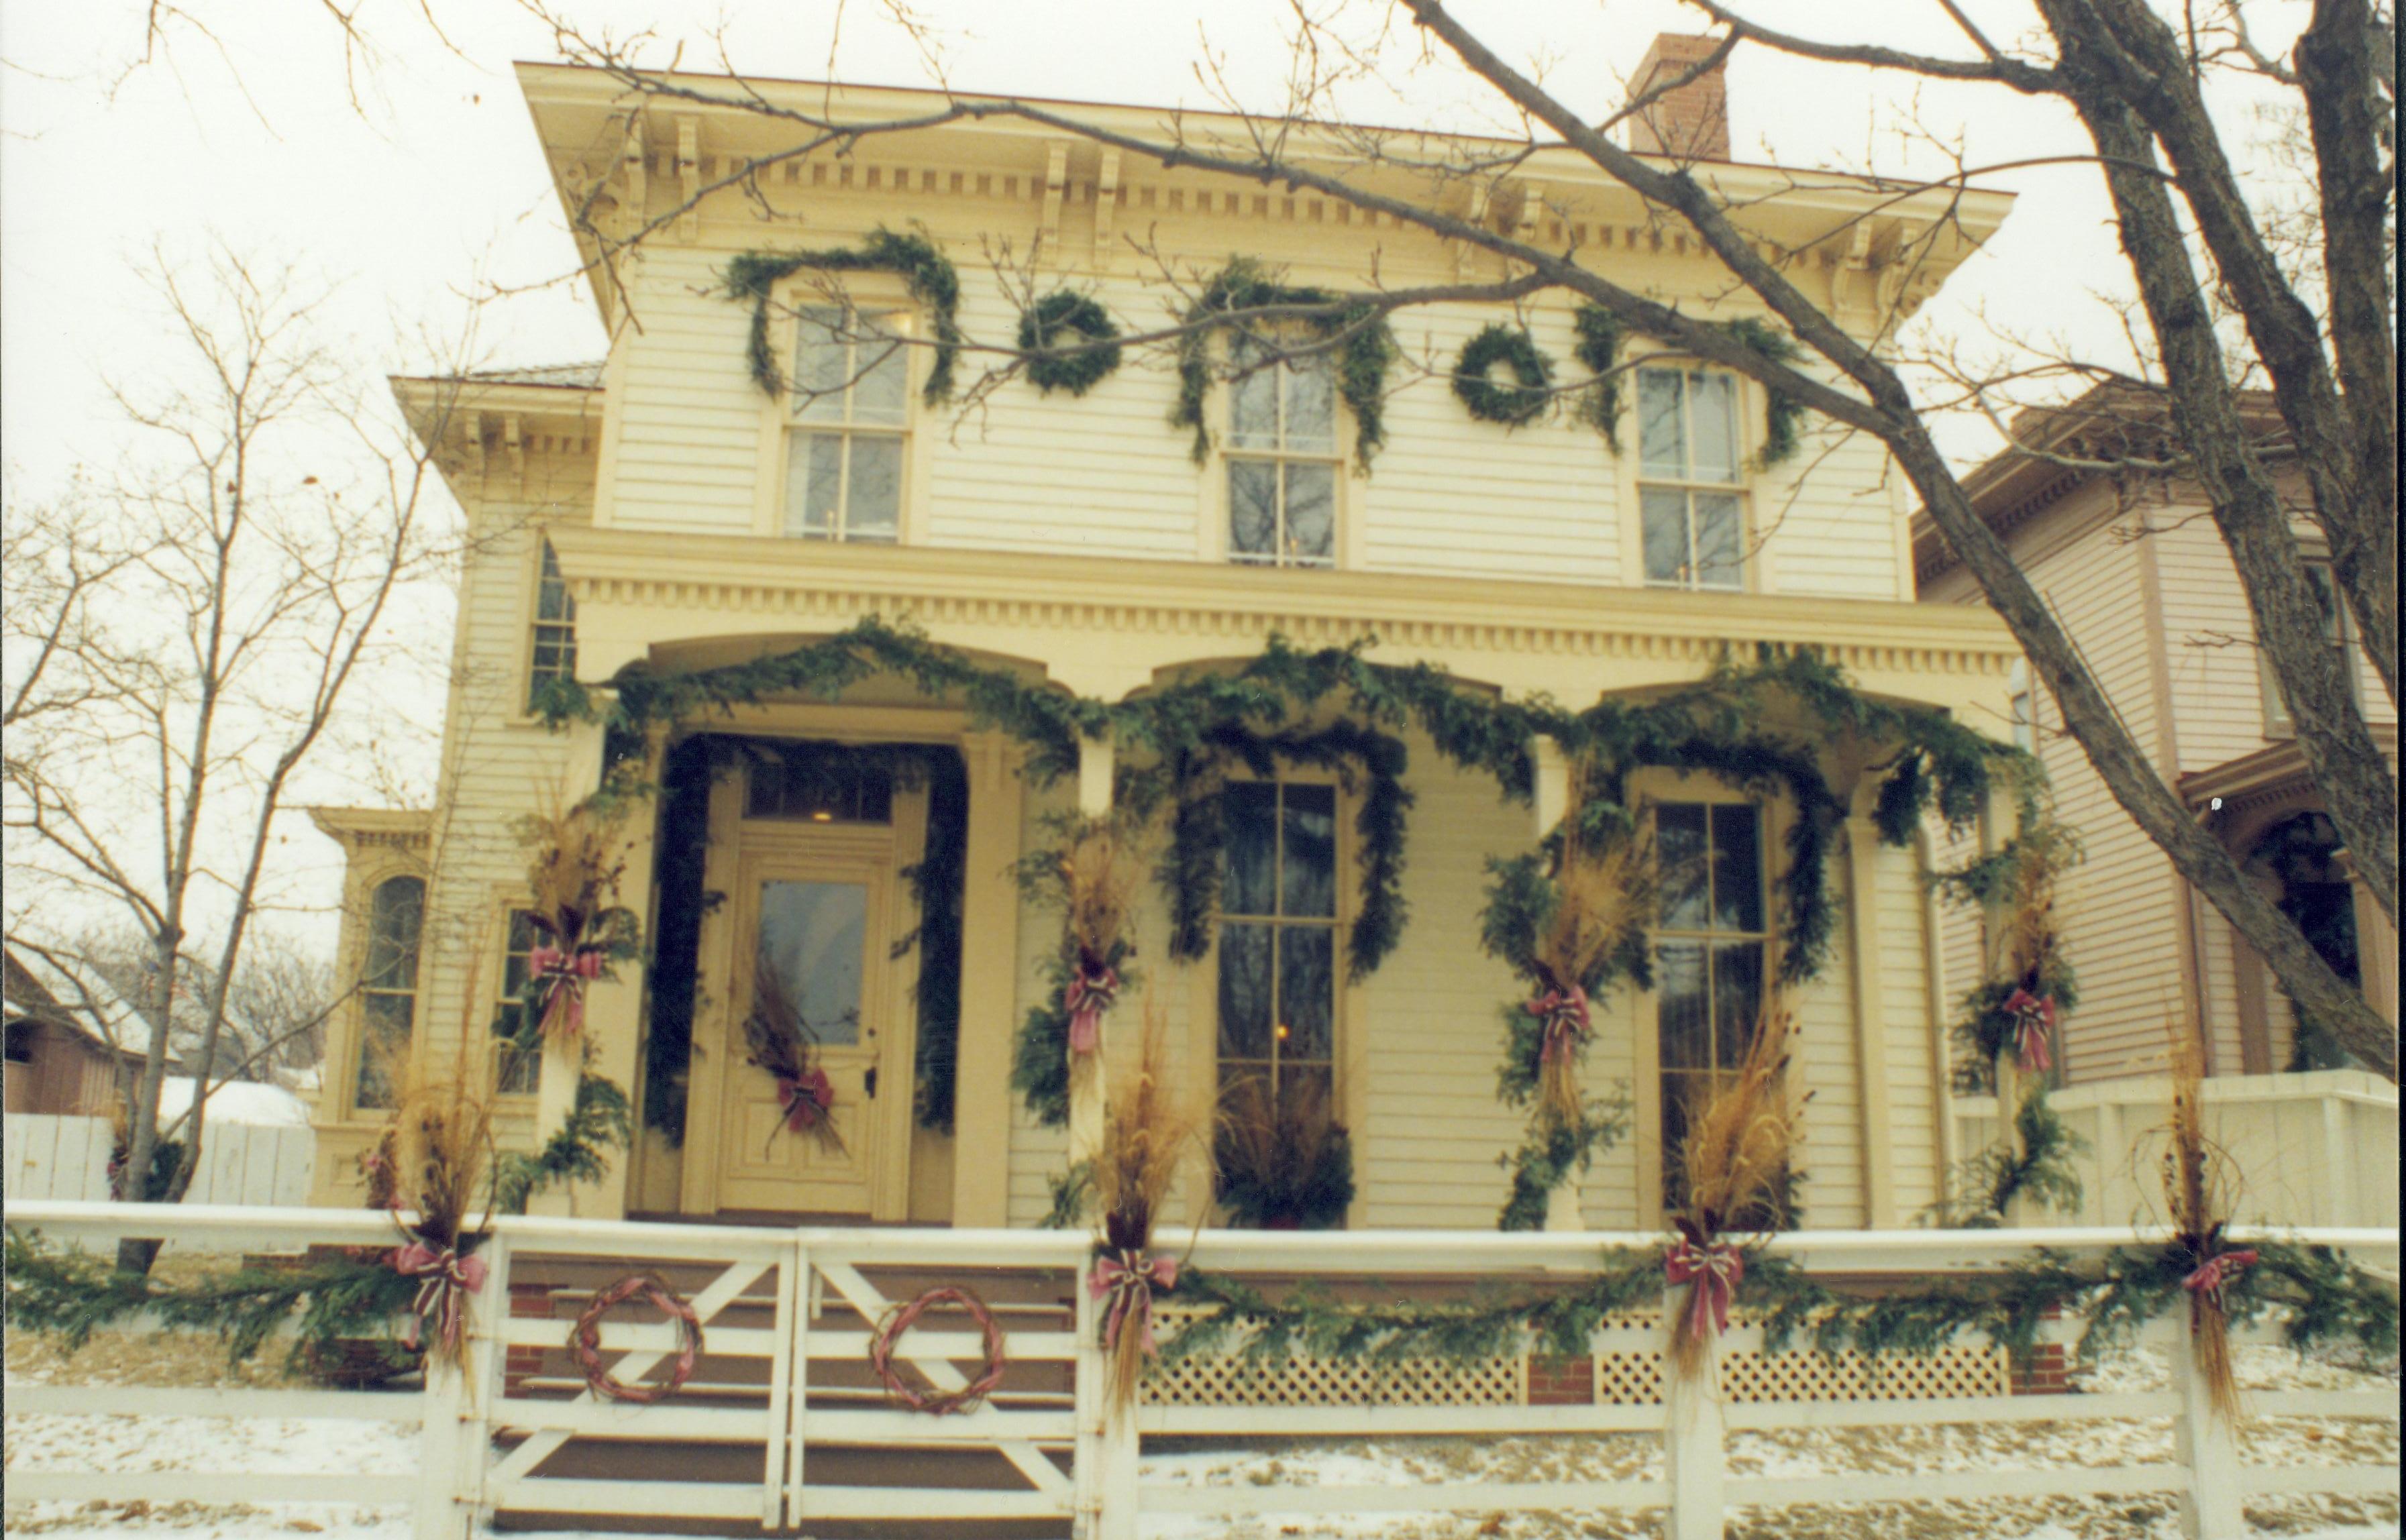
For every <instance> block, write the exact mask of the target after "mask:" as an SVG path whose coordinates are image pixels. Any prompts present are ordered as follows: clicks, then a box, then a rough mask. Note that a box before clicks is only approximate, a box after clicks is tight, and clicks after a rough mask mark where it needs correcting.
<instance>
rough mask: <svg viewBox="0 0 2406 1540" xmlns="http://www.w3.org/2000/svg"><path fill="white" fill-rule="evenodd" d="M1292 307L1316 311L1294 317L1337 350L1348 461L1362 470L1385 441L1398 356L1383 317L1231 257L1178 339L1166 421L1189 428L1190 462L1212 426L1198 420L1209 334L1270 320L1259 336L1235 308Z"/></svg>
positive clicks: (1207, 385)
mask: <svg viewBox="0 0 2406 1540" xmlns="http://www.w3.org/2000/svg"><path fill="white" fill-rule="evenodd" d="M1281 307H1295V308H1298V309H1312V308H1316V310H1317V313H1316V314H1309V315H1303V316H1298V317H1296V318H1295V321H1296V322H1297V324H1299V325H1301V326H1303V327H1305V328H1306V329H1308V330H1309V331H1310V332H1312V333H1313V335H1314V336H1316V337H1317V338H1318V339H1319V340H1320V341H1321V342H1323V343H1326V344H1331V345H1333V346H1335V347H1336V349H1337V370H1336V373H1337V394H1338V395H1340V396H1342V397H1343V398H1344V399H1345V404H1346V405H1347V406H1348V407H1350V408H1351V409H1352V413H1353V427H1354V439H1353V459H1354V462H1355V463H1356V464H1358V465H1359V466H1360V467H1361V468H1362V469H1363V470H1364V471H1367V470H1369V469H1370V461H1371V460H1372V459H1375V458H1376V457H1377V455H1378V453H1379V449H1380V445H1384V444H1385V443H1386V442H1387V428H1386V389H1387V371H1388V369H1389V368H1391V367H1392V366H1393V365H1394V361H1395V360H1396V358H1397V357H1398V356H1399V354H1400V351H1401V350H1400V349H1399V348H1397V347H1396V346H1395V334H1394V331H1393V330H1392V329H1391V328H1390V327H1389V326H1388V325H1387V318H1386V317H1385V316H1383V315H1381V314H1380V312H1379V310H1378V308H1377V307H1376V306H1375V305H1373V304H1371V303H1370V302H1369V301H1368V300H1366V299H1364V300H1357V301H1353V302H1352V303H1348V302H1347V301H1346V299H1345V297H1344V296H1343V295H1341V294H1338V293H1337V292H1335V291H1334V290H1326V289H1299V288H1295V287H1291V286H1289V285H1286V284H1281V283H1279V282H1277V281H1276V280H1275V279H1273V278H1272V277H1271V276H1270V269H1268V268H1267V267H1265V266H1264V265H1263V264H1262V263H1261V262H1260V261H1257V260H1255V259H1253V258H1252V257H1236V258H1232V259H1231V260H1230V261H1229V262H1228V265H1227V266H1225V267H1224V268H1222V269H1221V270H1220V271H1219V272H1218V273H1217V274H1215V275H1213V276H1212V278H1211V281H1210V282H1209V283H1207V284H1205V285H1204V286H1203V292H1202V293H1201V294H1199V295H1197V296H1196V300H1195V304H1193V306H1191V307H1190V308H1189V309H1188V310H1187V312H1186V324H1187V325H1188V326H1189V327H1190V328H1192V330H1190V331H1188V332H1186V333H1185V335H1183V336H1182V337H1181V338H1179V341H1178V402H1177V404H1176V405H1174V406H1172V407H1171V408H1170V411H1169V421H1170V426H1172V427H1174V428H1186V429H1192V430H1193V431H1194V433H1195V460H1196V464H1198V465H1199V464H1201V463H1202V462H1203V460H1204V459H1205V457H1207V456H1209V455H1210V452H1211V433H1210V429H1208V428H1206V427H1205V426H1204V424H1203V400H1204V397H1205V395H1206V394H1207V393H1208V392H1209V391H1210V389H1211V337H1212V335H1213V333H1214V332H1222V331H1226V330H1229V329H1231V328H1247V330H1246V331H1244V332H1240V335H1259V334H1266V333H1268V332H1274V331H1275V330H1276V328H1277V324H1278V323H1277V322H1276V321H1275V320H1273V321H1270V322H1268V323H1267V324H1265V325H1264V326H1263V328H1262V330H1261V332H1260V333H1256V332H1253V331H1251V330H1250V328H1249V325H1248V322H1247V321H1246V320H1245V319H1244V318H1242V315H1241V313H1242V312H1245V311H1252V310H1265V309H1277V308H1281Z"/></svg>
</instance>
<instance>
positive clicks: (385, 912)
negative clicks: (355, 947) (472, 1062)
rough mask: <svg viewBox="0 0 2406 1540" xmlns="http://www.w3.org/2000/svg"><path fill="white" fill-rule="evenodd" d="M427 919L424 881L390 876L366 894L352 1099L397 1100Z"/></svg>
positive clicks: (371, 1105)
mask: <svg viewBox="0 0 2406 1540" xmlns="http://www.w3.org/2000/svg"><path fill="white" fill-rule="evenodd" d="M425 923H426V883H425V882H424V880H422V879H420V878H417V877H388V878H386V879H385V880H384V881H383V882H381V883H377V884H376V888H375V893H374V894H373V895H371V896H370V897H369V899H368V935H367V955H366V957H365V958H364V959H363V963H362V966H361V969H360V1025H361V1032H360V1068H359V1078H358V1079H357V1080H356V1081H354V1082H353V1087H352V1094H351V1104H352V1105H353V1106H354V1107H358V1108H361V1109H389V1108H391V1107H393V1106H395V1105H397V1104H398V1099H399V1095H398V1094H399V1090H400V1088H399V1087H398V1086H397V1085H395V1084H394V1083H393V1076H394V1075H396V1074H398V1073H400V1071H401V1070H402V1068H403V1067H404V1066H405V1065H406V1064H407V1062H408V1059H409V1038H410V1033H411V1031H412V1029H413V1028H414V1027H415V1025H416V1023H417V1015H418V938H419V936H420V934H421V933H422V932H423V931H424V929H425Z"/></svg>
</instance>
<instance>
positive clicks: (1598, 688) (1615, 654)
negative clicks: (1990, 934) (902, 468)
mask: <svg viewBox="0 0 2406 1540" xmlns="http://www.w3.org/2000/svg"><path fill="white" fill-rule="evenodd" d="M550 538H551V541H552V545H553V549H554V550H555V551H556V552H557V553H558V556H559V564H560V571H561V572H562V574H563V575H564V576H565V577H566V579H567V580H568V583H569V586H570V587H571V589H572V591H573V593H574V595H575V598H576V602H577V632H578V637H577V643H578V659H579V670H578V671H579V673H580V674H581V675H583V676H584V677H585V678H586V679H587V681H588V682H592V683H605V682H606V681H608V680H609V678H610V677H611V676H612V675H613V674H615V673H616V671H618V670H619V669H621V668H622V667H624V666H626V665H627V664H629V663H632V662H635V661H638V660H640V659H644V658H646V657H650V656H651V655H652V653H653V650H654V649H655V648H656V647H660V646H663V645H665V644H669V643H684V642H695V641H703V640H720V639H739V638H763V639H765V638H771V637H785V636H793V637H804V636H812V635H824V634H828V633H830V632H834V631H838V630H842V629H845V628H847V627H849V626H851V625H852V624H854V623H855V622H856V621H858V620H860V619H862V618H863V617H866V616H870V615H876V616H879V617H881V618H883V619H885V620H887V621H889V622H894V623H898V624H899V623H907V624H910V625H913V626H916V627H917V628H919V629H922V630H924V631H925V632H926V633H927V635H928V636H929V637H930V638H931V639H932V640H934V641H937V642H939V643H945V644H947V645H951V646H955V647H960V648H964V649H968V650H971V651H975V652H980V653H985V654H989V655H993V656H996V657H1007V658H1015V659H1020V660H1024V661H1026V662H1028V663H1032V664H1035V665H1037V666H1039V667H1040V668H1042V669H1043V670H1044V671H1045V673H1046V675H1047V677H1049V678H1050V679H1052V680H1053V681H1054V682H1056V683H1058V684H1060V685H1063V686H1064V687H1066V688H1068V689H1070V690H1073V691H1075V692H1077V693H1079V694H1081V695H1084V696H1088V697H1093V698H1097V699H1104V700H1117V699H1123V698H1125V696H1127V695H1129V694H1130V693H1132V692H1134V691H1137V690H1140V689H1143V688H1145V687H1146V686H1148V685H1152V684H1153V683H1154V680H1155V677H1156V675H1157V674H1158V673H1159V672H1160V671H1163V670H1168V669H1176V668H1179V667H1182V666H1187V665H1194V664H1201V663H1208V662H1213V661H1219V660H1226V659H1234V658H1244V657H1253V655H1255V654H1257V653H1259V652H1260V651H1261V649H1262V647H1263V646H1264V644H1265V643H1267V641H1268V639H1269V638H1270V637H1271V636H1272V635H1274V634H1275V635H1281V636H1283V637H1285V638H1286V639H1287V640H1288V641H1289V642H1292V643H1295V645H1297V646H1302V647H1324V646H1347V645H1351V644H1353V643H1373V644H1372V645H1371V646H1370V648H1369V656H1370V657H1373V658H1375V659H1377V660H1379V661H1381V662H1389V663H1398V664H1409V663H1421V662H1425V663H1428V664H1431V665H1434V666H1435V667H1437V668H1439V669H1442V670H1444V671H1447V672H1449V673H1451V674H1453V675H1455V676H1456V677H1458V678H1460V679H1462V680H1464V681H1465V682H1470V683H1478V684H1484V685H1491V686H1493V687H1496V688H1500V689H1502V690H1504V691H1505V692H1507V694H1509V695H1512V696H1515V697H1521V696H1527V695H1533V694H1538V693H1545V694H1550V695H1551V696H1553V697H1555V698H1556V699H1561V700H1563V701H1564V702H1566V703H1573V704H1578V703H1584V702H1585V701H1588V700H1592V699H1594V698H1595V697H1596V696H1597V695H1598V694H1600V693H1604V692H1606V691H1613V692H1619V691H1626V690H1633V689H1644V688H1649V687H1655V686H1661V685H1675V684H1681V683H1686V682H1689V681H1691V680H1694V679H1697V678H1700V677H1702V676H1703V675H1704V674H1705V672H1706V671H1709V670H1710V669H1711V667H1712V666H1713V664H1714V662H1715V661H1716V660H1717V659H1718V658H1720V657H1721V656H1722V654H1723V653H1724V651H1725V650H1728V649H1731V648H1736V649H1741V650H1747V649H1751V648H1752V647H1753V646H1755V645H1756V644H1758V643H1777V644H1784V645H1788V646H1793V647H1812V648H1815V649H1818V650H1819V652H1820V653H1821V654H1822V655H1823V656H1824V657H1827V658H1828V659H1829V660H1831V661H1832V662H1834V663H1836V664H1838V665H1839V666H1841V667H1843V668H1844V669H1846V670H1847V672H1848V673H1849V674H1850V675H1851V676H1852V677H1853V679H1854V681H1855V683H1856V685H1858V687H1860V688H1861V689H1864V690H1866V691H1869V692H1872V693H1874V694H1877V695H1882V696H1886V697H1889V698H1891V699H1899V700H1907V701H1916V702H1919V703H1922V704H1927V705H1934V706H1939V707H1943V708H1946V709H1948V710H1951V711H1956V712H1959V713H1960V712H1963V711H1966V710H1967V709H1969V710H1972V711H1974V717H1973V718H1972V719H1974V720H1978V719H1979V716H1978V713H1977V708H1979V707H1981V706H1987V707H1988V708H1989V709H1990V710H1992V711H1993V712H1994V713H1996V720H1998V721H2000V722H2002V721H2003V720H2004V705H2005V701H2004V696H2005V692H2006V691H2007V689H2008V688H2009V685H2008V684H2007V679H2008V674H2009V671H2010V669H2011V667H2012V663H2013V660H2014V659H2015V658H2016V657H2018V656H2019V654H2018V651H2017V648H2016V646H2015V644H2014V642H2013V639H2012V637H2011V635H2010V634H2009V633H2008V632H2007V630H2006V629H2005V628H2004V626H2003V623H2002V622H2001V621H1999V620H1998V619H1997V618H1996V617H1995V616H1994V615H1991V614H1989V613H1988V611H1987V610H1986V609H1984V608H1979V607H1975V606H1969V605H1965V606H1956V605H1925V604H1909V603H1902V602H1880V601H1876V600H1856V599H1823V598H1805V597H1799V596H1790V595H1770V594H1700V593H1685V592H1675V591H1668V590H1662V589H1647V588H1605V587H1597V586H1592V585H1581V584H1565V583H1542V582H1517V581H1501V580H1495V579H1487V578H1464V577H1453V576H1444V577H1430V576H1419V575H1406V574H1400V573H1390V572H1320V571H1297V570H1290V569H1273V568H1260V567H1243V566H1233V565H1231V566H1221V565H1218V564H1213V563H1206V562H1199V561H1197V562H1180V561H1142V560H1129V559H1125V558H1108V557H1090V556H1068V555H1042V556H1035V555H1026V554H1019V553H1000V552H987V551H965V550H944V549H934V548H927V547H916V548H897V547H893V546H869V545H844V544H826V543H820V542H805V541H771V540H761V539H757V538H753V537H745V536H711V535H684V536H680V537H679V538H678V539H676V540H675V541H673V542H663V541H661V540H660V539H659V537H658V534H657V533H656V532H654V531H649V530H615V529H602V530H595V529H576V528H572V527H565V526H563V527H559V528H556V529H555V530H552V532H551V536H550ZM1991 698H1993V699H1991Z"/></svg>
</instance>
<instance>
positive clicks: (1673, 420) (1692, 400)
mask: <svg viewBox="0 0 2406 1540" xmlns="http://www.w3.org/2000/svg"><path fill="white" fill-rule="evenodd" d="M1738 423H1739V419H1738V382H1737V377H1736V376H1735V375H1734V374H1722V373H1720V372H1719V371H1717V370H1710V369H1640V370H1639V371H1638V372H1637V438H1638V468H1637V502H1638V511H1639V516H1640V517H1641V519H1643V521H1644V525H1645V552H1646V583H1647V586H1649V587H1660V588H1728V589H1735V588H1742V587H1744V586H1746V583H1745V558H1746V503H1745V494H1744V490H1743V475H1744V459H1745V448H1744V444H1745V440H1744V437H1743V435H1742V434H1741V433H1740V432H1739V428H1738Z"/></svg>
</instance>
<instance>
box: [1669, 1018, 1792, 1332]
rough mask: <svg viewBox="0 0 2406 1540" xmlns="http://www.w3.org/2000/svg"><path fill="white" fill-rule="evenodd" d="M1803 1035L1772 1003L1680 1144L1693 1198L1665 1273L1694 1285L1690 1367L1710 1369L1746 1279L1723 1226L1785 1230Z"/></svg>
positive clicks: (1687, 1320)
mask: <svg viewBox="0 0 2406 1540" xmlns="http://www.w3.org/2000/svg"><path fill="white" fill-rule="evenodd" d="M1795 1036H1796V1024H1795V1020H1794V1018H1793V1017H1792V1016H1791V1015H1790V1013H1789V1011H1788V1010H1787V1008H1786V1007H1785V1006H1784V1005H1783V1004H1781V1003H1780V1002H1779V1001H1778V1000H1777V998H1776V997H1774V998H1772V999H1769V1000H1766V1001H1765V1002H1764V1006H1763V1010H1762V1016H1761V1018H1760V1019H1759V1020H1758V1022H1757V1023H1756V1025H1755V1030H1754V1039H1753V1041H1751V1042H1750V1043H1748V1045H1747V1051H1746V1057H1745V1058H1744V1059H1743V1060H1741V1061H1740V1062H1739V1064H1738V1066H1737V1068H1736V1070H1735V1072H1734V1074H1733V1075H1732V1076H1731V1077H1730V1079H1729V1080H1728V1081H1726V1082H1724V1083H1723V1084H1721V1085H1720V1086H1719V1087H1718V1088H1716V1089H1715V1091H1714V1093H1713V1095H1712V1096H1711V1098H1710V1099H1709V1100H1708V1101H1706V1102H1705V1106H1704V1109H1703V1110H1702V1111H1701V1112H1700V1113H1699V1114H1698V1115H1697V1116H1696V1119H1695V1121H1694V1122H1693V1123H1691V1124H1690V1126H1689V1128H1688V1135H1687V1138H1686V1139H1685V1141H1684V1142H1683V1143H1682V1144H1681V1146H1680V1149H1679V1151H1678V1159H1679V1163H1680V1170H1681V1172H1682V1174H1683V1176H1684V1177H1685V1186H1686V1205H1685V1207H1684V1208H1682V1209H1681V1211H1680V1212H1679V1213H1677V1215H1675V1216H1674V1217H1673V1219H1672V1224H1673V1225H1674V1227H1676V1228H1677V1231H1678V1233H1679V1234H1678V1238H1677V1240H1676V1241H1675V1242H1673V1244H1672V1247H1671V1249H1670V1250H1669V1251H1668V1252H1667V1253H1665V1255H1664V1259H1663V1275H1664V1278H1665V1279H1666V1280H1667V1281H1668V1282H1669V1283H1671V1284H1672V1285H1673V1286H1674V1287H1677V1286H1679V1285H1682V1284H1684V1285H1686V1286H1687V1288H1688V1300H1687V1304H1686V1307H1684V1308H1682V1309H1681V1310H1679V1312H1678V1313H1677V1315H1676V1316H1675V1317H1674V1318H1673V1321H1672V1326H1671V1358H1672V1362H1673V1363H1675V1364H1676V1365H1677V1367H1678V1369H1679V1370H1680V1371H1681V1372H1682V1373H1684V1374H1688V1375H1691V1376H1696V1375H1702V1374H1704V1373H1705V1372H1706V1371H1707V1370H1708V1369H1709V1367H1710V1365H1711V1362H1712V1353H1713V1346H1714V1343H1715V1341H1716V1339H1717V1337H1718V1335H1719V1334H1720V1333H1721V1332H1723V1331H1726V1330H1727V1329H1728V1327H1729V1312H1730V1304H1731V1300H1732V1298H1733V1296H1734V1294H1735V1293H1736V1290H1737V1285H1738V1282H1739V1280H1740V1279H1742V1278H1744V1277H1745V1273H1746V1259H1745V1254H1744V1252H1743V1251H1742V1250H1741V1249H1740V1248H1739V1247H1737V1246H1735V1245H1734V1244H1732V1243H1729V1242H1726V1241H1723V1240H1722V1239H1720V1236H1721V1234H1722V1232H1723V1231H1724V1230H1726V1229H1729V1228H1732V1227H1734V1226H1738V1225H1743V1226H1745V1227H1747V1228H1748V1229H1762V1230H1772V1229H1779V1228H1783V1227H1784V1226H1785V1225H1786V1224H1787V1222H1788V1220H1789V1183H1790V1154H1791V1152H1792V1151H1794V1149H1795V1147H1796V1140H1797V1137H1798V1135H1799V1133H1800V1132H1801V1131H1802V1126H1803V1121H1804V1098H1797V1097H1792V1096H1790V1095H1789V1090H1788V1083H1787V1081H1788V1074H1787V1071H1788V1062H1789V1059H1790V1049H1791V1045H1792V1043H1793V1041H1794V1038H1795Z"/></svg>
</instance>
